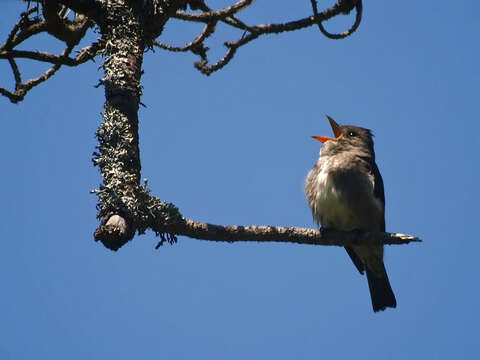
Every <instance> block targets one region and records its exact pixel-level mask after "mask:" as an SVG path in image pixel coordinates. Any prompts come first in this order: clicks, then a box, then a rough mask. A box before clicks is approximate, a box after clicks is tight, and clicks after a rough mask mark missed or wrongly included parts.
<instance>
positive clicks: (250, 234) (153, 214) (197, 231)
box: [95, 193, 421, 251]
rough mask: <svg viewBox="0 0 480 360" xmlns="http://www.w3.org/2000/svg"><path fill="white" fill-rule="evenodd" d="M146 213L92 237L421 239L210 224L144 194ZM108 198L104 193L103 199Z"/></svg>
mask: <svg viewBox="0 0 480 360" xmlns="http://www.w3.org/2000/svg"><path fill="white" fill-rule="evenodd" d="M144 195H145V197H146V199H144V200H146V201H145V202H142V204H144V205H146V209H148V214H146V216H140V217H137V221H132V219H131V218H130V217H123V216H121V215H118V214H114V215H110V216H109V217H108V218H104V219H103V221H102V224H100V226H99V228H98V229H97V231H96V232H95V239H96V240H100V241H102V243H103V244H104V245H105V246H106V247H107V248H109V249H111V250H115V251H116V250H118V249H119V248H120V247H122V246H123V245H124V244H125V243H126V242H128V241H130V240H131V239H132V238H133V236H134V234H135V232H136V230H138V232H139V234H143V233H144V232H145V230H146V229H147V228H150V229H152V230H153V231H155V233H156V234H157V235H159V236H160V237H161V241H160V242H159V243H158V245H157V247H156V248H159V247H160V246H161V245H163V243H165V242H169V243H171V244H173V243H175V242H176V241H177V236H178V235H180V236H187V237H190V238H192V239H198V240H208V241H222V242H229V243H232V242H239V241H247V242H252V241H254V242H279V243H293V244H306V245H324V246H349V245H365V244H383V245H400V244H408V243H410V242H421V240H420V239H419V238H418V237H415V236H412V235H406V234H397V233H386V232H358V231H351V232H350V231H334V230H323V231H321V230H317V229H307V228H297V227H285V226H265V225H261V226H237V225H229V226H228V225H227V226H222V225H213V224H207V223H202V222H198V221H195V220H190V219H185V218H183V217H182V216H181V214H180V213H179V212H178V209H177V208H176V207H175V206H173V205H172V204H170V203H167V202H162V201H160V200H159V199H158V198H156V197H153V196H149V195H148V194H147V193H144ZM105 200H107V201H109V200H108V198H106V197H105V196H104V198H103V201H105Z"/></svg>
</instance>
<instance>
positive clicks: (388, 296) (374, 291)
mask: <svg viewBox="0 0 480 360" xmlns="http://www.w3.org/2000/svg"><path fill="white" fill-rule="evenodd" d="M382 269H383V271H382V272H381V273H379V272H378V271H377V272H373V271H371V270H369V269H368V267H367V268H366V271H367V279H368V287H369V289H370V297H371V298H372V306H373V311H375V312H377V311H380V310H385V308H387V307H391V308H394V307H397V300H396V299H395V295H394V294H393V290H392V287H391V286H390V282H389V281H388V275H387V271H386V270H385V265H384V264H383V262H382Z"/></svg>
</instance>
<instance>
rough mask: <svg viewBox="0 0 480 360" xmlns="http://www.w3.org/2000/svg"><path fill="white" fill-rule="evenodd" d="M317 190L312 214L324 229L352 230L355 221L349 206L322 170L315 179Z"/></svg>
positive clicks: (343, 195) (344, 197)
mask: <svg viewBox="0 0 480 360" xmlns="http://www.w3.org/2000/svg"><path fill="white" fill-rule="evenodd" d="M316 182H317V184H316V188H317V189H318V191H317V194H316V199H315V210H316V211H315V212H316V215H315V214H314V216H315V218H316V220H317V221H319V222H320V223H321V224H322V226H323V227H325V228H335V229H341V230H345V231H348V230H353V228H352V225H353V224H354V223H355V222H356V221H355V219H354V218H355V214H353V212H352V209H351V206H349V204H348V201H347V199H346V196H345V194H343V193H342V192H341V191H340V189H338V188H337V187H336V186H335V184H334V183H333V181H332V177H331V176H329V174H328V172H326V171H324V170H322V171H321V172H320V173H319V174H318V176H317V179H316Z"/></svg>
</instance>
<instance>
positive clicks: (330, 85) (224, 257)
mask: <svg viewBox="0 0 480 360" xmlns="http://www.w3.org/2000/svg"><path fill="white" fill-rule="evenodd" d="M219 3H220V2H217V4H219ZM222 3H223V4H226V3H228V2H222ZM280 3H282V4H280ZM283 3H284V2H275V5H273V3H272V2H269V3H265V2H256V3H255V4H254V5H253V6H252V8H251V9H250V10H248V12H245V14H244V15H245V16H244V18H245V19H247V20H250V21H252V23H253V22H271V21H282V20H289V19H294V18H298V17H302V16H305V15H308V14H309V13H310V10H309V4H310V2H309V1H307V0H305V1H303V2H298V1H297V2H288V3H289V4H286V2H285V4H283ZM327 3H333V1H331V2H322V3H321V6H326V4H327ZM212 6H215V2H214V3H212ZM218 6H219V5H218ZM24 7H25V4H19V3H18V2H16V1H13V0H6V1H3V2H2V11H3V15H2V21H1V23H0V35H1V36H2V39H4V38H5V37H6V35H7V34H8V31H9V30H10V28H11V26H12V25H13V23H14V22H16V21H17V14H18V13H19V11H20V10H22V9H24ZM277 7H278V8H277ZM479 11H480V5H479V4H478V3H477V2H472V1H457V2H455V3H450V2H441V1H433V0H431V1H421V2H420V1H402V2H399V1H366V4H365V5H364V19H363V22H362V24H361V26H360V28H359V30H358V32H357V33H356V34H354V35H353V36H352V37H351V38H348V39H346V40H341V41H333V40H328V39H326V38H324V37H322V36H321V35H320V34H319V32H318V30H317V29H314V28H311V29H308V30H303V31H299V32H295V33H290V34H283V35H278V36H277V35H273V36H270V37H266V38H263V39H261V40H258V41H256V42H254V43H251V44H250V45H248V46H247V47H245V48H243V49H241V50H240V51H239V52H238V54H237V56H236V58H235V59H234V60H233V61H232V63H231V64H230V65H229V66H228V67H227V68H225V69H223V70H222V71H220V72H218V73H215V74H214V75H212V76H210V77H205V76H203V75H201V74H200V73H198V72H197V71H196V70H195V69H194V68H193V65H192V62H193V61H194V60H195V58H194V57H193V56H191V55H188V54H172V53H165V52H162V51H159V50H157V51H156V52H155V53H153V52H148V53H147V54H146V56H145V63H144V70H145V75H144V77H143V81H142V83H143V87H144V96H143V98H142V102H143V103H145V104H146V105H147V108H142V109H141V110H140V141H141V157H142V161H143V168H142V177H146V178H148V179H149V186H150V188H151V189H152V193H153V194H154V195H156V196H158V197H160V198H162V199H165V200H169V201H172V202H173V203H175V204H176V205H177V206H178V207H179V208H180V210H181V211H182V213H183V214H184V216H186V217H189V218H193V219H196V220H200V221H207V222H212V223H219V224H241V225H251V224H258V225H260V224H268V225H286V226H300V227H312V226H314V224H313V222H312V219H311V214H310V210H309V208H308V206H307V204H306V201H305V198H304V195H303V190H302V188H303V181H304V178H305V176H306V174H307V172H308V171H309V170H310V168H311V167H312V165H313V163H314V162H315V160H316V158H317V155H318V151H319V148H320V147H319V145H320V144H319V143H318V142H317V141H314V140H312V139H311V137H310V136H311V135H330V134H331V130H330V127H329V124H328V122H327V121H326V119H325V117H324V114H329V115H331V116H332V117H334V118H335V119H336V120H337V121H338V122H339V123H344V124H346V123H349V124H354V125H359V126H363V127H367V128H371V129H373V130H374V132H375V135H376V137H375V145H376V153H377V163H378V165H379V167H380V170H381V172H382V174H383V179H384V182H385V192H386V200H387V205H386V209H387V210H386V223H387V230H388V231H391V232H403V233H408V234H413V235H416V236H419V237H421V238H422V239H423V240H424V242H423V243H421V244H411V245H402V246H388V247H387V248H386V256H385V263H386V266H387V269H388V273H389V276H390V280H391V283H392V286H393V288H394V291H395V293H396V296H397V300H398V307H397V309H395V310H391V309H389V310H387V311H385V312H382V313H377V314H374V313H373V312H372V310H371V305H370V299H369V295H368V286H367V281H366V279H365V278H364V277H361V276H360V275H359V274H358V272H357V271H356V270H355V268H354V266H353V265H352V263H351V262H350V260H349V258H348V256H347V255H346V253H345V251H344V250H343V249H341V248H337V247H320V246H317V247H313V246H306V245H292V244H245V243H238V244H223V243H211V242H205V241H199V240H192V239H188V238H183V237H182V238H180V239H179V243H178V244H176V245H174V246H169V245H168V246H164V247H162V248H160V249H159V250H157V251H156V250H154V246H155V244H156V242H157V241H158V238H155V236H154V234H152V233H151V232H147V234H146V235H143V236H136V237H135V238H134V240H133V241H132V242H130V243H129V244H127V245H126V246H124V247H123V248H122V249H121V250H120V251H118V252H116V253H114V252H111V251H109V250H107V249H105V248H104V247H103V246H102V245H101V244H99V243H95V242H94V240H93V232H94V230H95V229H96V226H97V220H96V218H95V214H96V210H95V204H96V198H95V196H94V195H91V194H90V193H89V191H90V190H91V189H94V188H96V187H98V185H99V184H100V182H101V178H100V174H99V171H98V169H97V168H95V167H93V166H92V162H91V154H92V152H93V151H94V150H95V144H96V141H95V138H94V133H95V130H96V129H97V127H98V125H99V123H100V121H101V115H100V113H101V111H102V105H103V102H104V95H103V89H102V88H98V89H97V88H94V85H96V84H97V83H98V79H99V78H101V77H102V73H101V71H99V70H98V67H99V65H100V64H101V59H97V62H96V63H93V62H90V63H88V64H85V65H83V66H81V67H78V68H62V69H61V70H60V72H59V73H58V74H57V75H56V76H55V77H54V78H52V79H51V80H50V81H48V82H47V83H44V84H42V85H41V86H39V87H38V88H36V89H35V90H33V91H32V92H31V93H30V94H28V95H27V97H26V99H25V101H24V102H22V103H20V104H18V105H14V104H11V103H10V102H9V101H8V100H7V99H6V98H0V106H1V115H0V116H1V118H2V124H3V141H1V142H0V151H1V153H2V158H3V167H2V168H3V171H2V176H1V180H0V184H1V189H2V190H1V194H2V199H3V206H2V207H1V208H0V216H1V219H2V220H1V223H2V225H1V226H0V236H1V239H2V251H1V252H0V284H1V296H0V309H1V310H0V314H1V320H0V358H1V359H15V360H17V359H87V358H88V359H109V358H114V359H131V358H132V357H135V358H140V359H154V358H164V359H270V358H271V359H315V358H325V359H342V358H343V359H345V358H355V359H367V358H368V359H377V358H378V359H454V358H455V359H462V358H463V359H472V358H474V357H475V356H477V355H478V343H479V335H478V322H479V320H480V316H479V305H480V304H479V303H480V300H479V297H480V290H479V285H478V268H477V264H478V253H479V250H480V245H479V241H478V229H477V226H478V204H479V202H480V197H479V187H478V184H479V168H478V155H479V150H478V148H479V145H480V125H479V122H478V111H479V108H478V100H479V89H478V86H479V85H478V84H479V80H480V79H479V70H478V69H479V67H478V61H479V60H478V59H479V58H480V56H479V55H480V52H479V45H478V13H479ZM352 21H353V19H352V16H350V17H343V18H342V19H340V20H337V21H331V22H329V23H327V27H328V28H329V29H331V30H332V31H333V30H341V31H343V30H344V29H345V28H346V27H348V26H349V25H350V24H351V22H352ZM193 30H195V28H194V27H192V26H185V27H184V26H182V24H178V23H175V24H174V23H172V24H171V26H170V27H169V28H168V29H167V30H166V32H165V39H166V40H167V39H168V40H171V42H174V43H176V44H181V43H182V42H184V41H188V40H189V37H190V35H191V34H193ZM219 30H221V29H219ZM237 35H238V34H237ZM95 36H96V35H95V34H93V33H90V34H89V36H88V39H90V40H91V39H93V38H95ZM220 38H221V40H222V41H223V40H225V39H224V38H223V37H220ZM2 41H3V40H2ZM82 45H83V46H85V45H87V43H83V44H82ZM29 46H31V47H32V48H33V49H38V50H49V49H50V50H53V49H58V48H57V47H56V45H55V43H54V44H52V43H51V42H49V41H47V40H46V38H45V37H39V38H38V39H37V40H35V41H32V42H30V43H29ZM210 46H211V47H212V55H213V56H215V55H217V56H219V55H221V52H220V51H219V50H220V47H221V42H220V40H216V41H212V42H211V43H210ZM25 48H26V45H25ZM214 48H215V49H214ZM21 65H22V66H23V67H22V69H24V71H25V77H27V76H28V75H30V76H32V75H34V74H35V72H36V71H38V70H39V68H38V66H36V65H32V64H31V63H29V62H22V64H21ZM41 68H43V66H42V67H41ZM7 70H8V67H7V66H6V64H5V62H2V63H0V80H1V81H0V82H1V85H2V86H5V85H6V84H7V83H8V86H9V87H11V84H12V83H11V76H10V75H9V73H8V71H7Z"/></svg>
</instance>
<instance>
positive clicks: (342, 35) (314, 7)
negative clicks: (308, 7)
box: [310, 0, 362, 39]
mask: <svg viewBox="0 0 480 360" xmlns="http://www.w3.org/2000/svg"><path fill="white" fill-rule="evenodd" d="M310 2H311V3H312V10H313V17H314V19H315V22H316V23H317V25H318V28H319V30H320V32H321V33H322V34H323V35H325V36H326V37H328V38H329V39H343V38H346V37H347V36H350V35H351V34H352V33H353V32H355V30H357V28H358V27H359V26H360V22H361V21H362V0H353V1H350V3H349V4H345V5H343V10H342V12H343V13H348V12H350V10H351V9H350V7H349V5H350V6H355V8H356V10H357V15H356V17H355V23H354V24H353V25H352V27H351V28H350V29H348V30H347V31H345V32H343V33H340V34H331V33H329V32H328V31H327V30H325V28H324V26H323V24H322V22H323V21H324V20H321V18H320V17H319V14H318V9H317V1H316V0H310ZM340 3H341V1H339V2H338V3H337V5H338V6H339V7H341V6H342V5H339V4H340ZM343 3H346V1H343Z"/></svg>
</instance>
